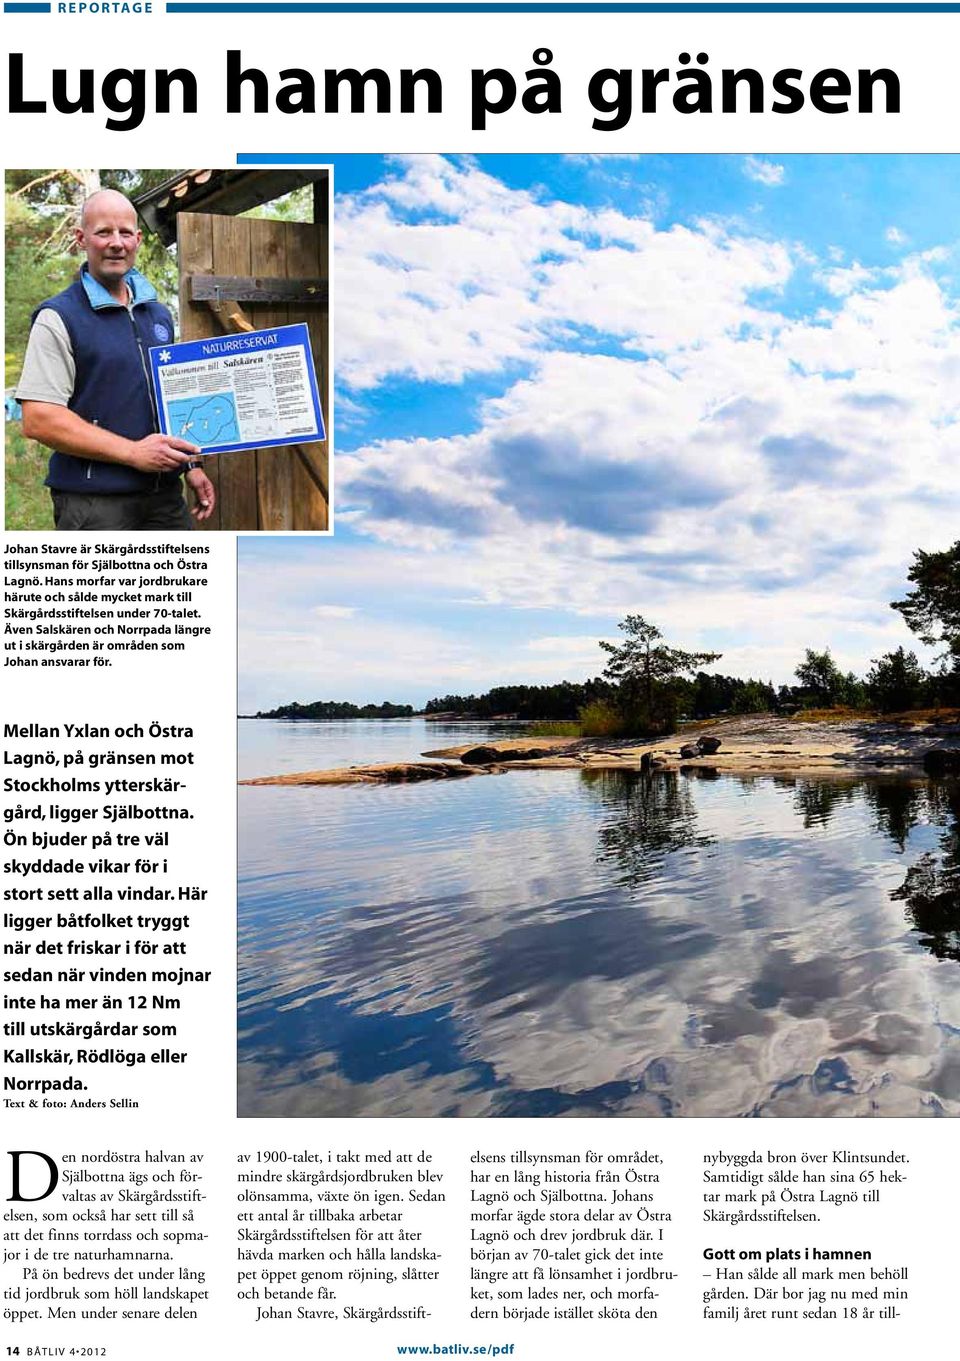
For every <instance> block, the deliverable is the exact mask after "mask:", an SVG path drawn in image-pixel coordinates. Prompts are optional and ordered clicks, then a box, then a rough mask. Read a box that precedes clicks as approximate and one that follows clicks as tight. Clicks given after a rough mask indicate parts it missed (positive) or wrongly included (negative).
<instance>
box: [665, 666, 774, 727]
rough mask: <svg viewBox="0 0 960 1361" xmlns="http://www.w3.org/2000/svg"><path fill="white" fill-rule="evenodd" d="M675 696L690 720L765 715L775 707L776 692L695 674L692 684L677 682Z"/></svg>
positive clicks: (764, 686) (763, 684)
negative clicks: (719, 715) (720, 715)
mask: <svg viewBox="0 0 960 1361" xmlns="http://www.w3.org/2000/svg"><path fill="white" fill-rule="evenodd" d="M677 696H678V700H679V704H680V709H681V711H682V712H683V713H684V714H686V715H687V716H688V717H690V718H711V717H712V716H713V715H715V714H760V713H766V712H767V711H768V710H770V709H773V708H775V707H776V703H777V692H776V690H775V689H774V688H773V686H772V685H771V684H768V683H766V682H764V681H759V680H753V679H752V678H751V679H750V680H740V678H739V677H737V676H711V675H710V674H709V673H708V672H706V671H698V672H697V674H696V676H694V678H693V679H692V680H684V681H681V682H679V684H678V686H677Z"/></svg>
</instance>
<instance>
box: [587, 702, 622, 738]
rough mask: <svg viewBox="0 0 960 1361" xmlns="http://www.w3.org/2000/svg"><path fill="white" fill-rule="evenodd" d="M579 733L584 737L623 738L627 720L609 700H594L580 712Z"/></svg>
mask: <svg viewBox="0 0 960 1361" xmlns="http://www.w3.org/2000/svg"><path fill="white" fill-rule="evenodd" d="M580 731H581V733H582V735H583V736H584V737H625V736H626V735H627V733H628V731H629V728H628V726H627V720H626V718H625V717H624V715H623V714H622V713H621V712H620V710H619V709H618V708H617V706H616V704H614V703H613V701H612V700H609V699H595V700H592V701H591V702H590V703H589V704H585V705H584V706H583V708H582V709H581V710H580Z"/></svg>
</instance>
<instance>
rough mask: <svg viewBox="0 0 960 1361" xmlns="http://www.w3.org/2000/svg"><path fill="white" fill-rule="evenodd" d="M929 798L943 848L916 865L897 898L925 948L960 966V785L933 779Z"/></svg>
mask: <svg viewBox="0 0 960 1361" xmlns="http://www.w3.org/2000/svg"><path fill="white" fill-rule="evenodd" d="M927 800H928V804H929V807H930V812H931V821H932V822H934V823H935V825H937V826H939V827H940V829H941V830H940V835H939V838H938V840H939V845H938V847H937V849H936V850H934V851H927V852H926V853H925V854H924V855H921V856H920V858H919V860H916V861H914V863H913V864H912V865H911V866H910V868H909V869H908V870H907V873H906V877H905V879H904V881H903V883H902V884H901V885H900V887H899V888H898V889H897V890H896V891H895V892H894V893H893V894H891V897H893V898H895V899H897V900H898V901H900V902H903V903H906V906H907V919H908V921H909V922H910V925H911V926H912V928H913V930H914V931H916V932H918V933H919V937H920V944H921V945H922V946H923V947H924V948H925V949H927V950H929V951H930V953H931V954H932V955H934V956H935V957H936V958H937V959H951V960H954V961H956V962H958V963H960V834H958V828H960V783H958V781H957V780H943V781H933V780H932V781H930V784H929V786H928V788H927Z"/></svg>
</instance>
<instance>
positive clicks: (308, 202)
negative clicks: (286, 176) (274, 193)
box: [240, 184, 313, 222]
mask: <svg viewBox="0 0 960 1361" xmlns="http://www.w3.org/2000/svg"><path fill="white" fill-rule="evenodd" d="M240 216H241V217H253V218H260V219H264V218H265V219H267V220H268V221H274V222H312V221H313V185H312V184H302V185H301V186H300V188H299V189H292V190H291V191H290V193H289V194H284V195H283V196H282V197H281V198H277V199H274V200H273V201H272V202H271V203H258V204H257V206H256V207H255V208H248V209H247V211H246V212H245V213H241V214H240Z"/></svg>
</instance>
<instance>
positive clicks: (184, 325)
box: [177, 182, 330, 530]
mask: <svg viewBox="0 0 960 1361" xmlns="http://www.w3.org/2000/svg"><path fill="white" fill-rule="evenodd" d="M321 183H322V182H318V184H317V185H316V186H315V204H316V201H317V190H319V189H320V185H321ZM320 199H321V203H322V202H324V201H327V199H326V195H325V193H324V194H321V195H320ZM177 237H178V253H179V266H180V336H181V339H182V340H197V339H200V338H203V337H206V336H215V335H220V334H222V332H221V330H220V326H219V323H218V321H217V319H216V317H215V316H214V315H213V313H212V312H211V311H210V309H209V307H207V305H206V304H205V303H204V302H202V301H197V302H194V301H192V300H191V296H190V294H191V285H190V277H191V276H192V275H197V274H216V275H226V276H234V277H249V278H253V277H258V278H265V279H269V278H278V279H301V280H304V279H310V280H314V279H321V280H323V281H325V282H326V284H327V286H328V287H329V277H330V274H329V258H328V249H329V225H328V223H327V222H326V220H324V221H323V222H317V223H298V222H280V221H275V220H270V219H255V218H243V217H228V216H225V215H222V216H221V215H216V214H203V213H181V214H179V216H178V218H177ZM244 310H245V312H246V314H247V315H248V316H249V317H250V319H251V321H252V322H253V324H254V325H255V326H256V327H257V328H258V329H260V328H262V327H266V326H277V325H284V324H286V323H289V322H294V321H298V322H299V321H305V322H306V323H307V325H308V327H309V329H310V338H311V343H312V347H313V355H314V361H315V364H316V367H317V377H318V380H319V386H320V400H321V405H322V408H323V417H324V421H325V422H327V423H329V400H328V391H327V386H328V365H329V341H328V329H329V327H328V321H329V310H328V308H327V307H326V306H322V305H317V304H316V301H313V302H311V304H310V305H303V306H300V307H298V306H297V304H296V303H294V302H290V303H283V302H277V303H275V304H271V305H269V306H267V305H264V304H263V303H261V302H259V301H252V302H247V303H245V304H244ZM328 428H329V426H328ZM205 466H206V467H207V469H208V471H209V473H210V476H211V479H212V480H213V482H214V484H215V485H216V487H217V496H218V506H217V510H216V512H215V513H214V515H213V516H211V518H210V520H208V521H207V522H206V524H205V526H204V527H205V528H210V529H273V530H323V529H326V528H327V527H328V524H329V507H328V493H327V492H326V490H325V489H326V488H328V487H329V453H328V445H327V442H326V441H324V442H323V443H317V444H307V445H303V446H296V447H290V448H276V449H258V450H256V452H250V453H242V454H217V455H213V456H212V457H211V458H210V459H209V460H207V462H206V465H205Z"/></svg>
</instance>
